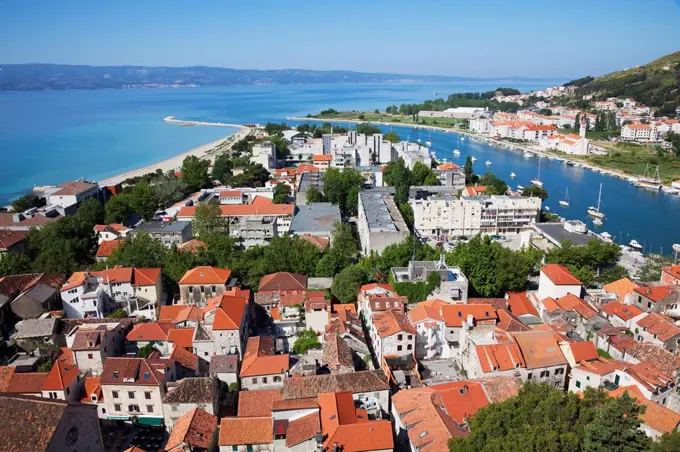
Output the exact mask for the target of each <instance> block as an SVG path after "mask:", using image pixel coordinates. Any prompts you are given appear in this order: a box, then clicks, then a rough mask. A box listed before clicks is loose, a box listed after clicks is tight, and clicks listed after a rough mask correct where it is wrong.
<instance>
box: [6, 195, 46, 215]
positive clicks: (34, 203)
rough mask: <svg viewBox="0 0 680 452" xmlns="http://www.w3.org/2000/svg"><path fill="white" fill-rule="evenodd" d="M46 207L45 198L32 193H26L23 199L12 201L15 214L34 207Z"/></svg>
mask: <svg viewBox="0 0 680 452" xmlns="http://www.w3.org/2000/svg"><path fill="white" fill-rule="evenodd" d="M44 205H45V199H44V198H41V197H39V196H36V195H34V194H32V193H26V194H25V195H23V196H22V197H21V198H19V199H15V200H14V201H12V210H13V211H15V212H24V211H26V210H28V209H31V208H33V207H42V206H44Z"/></svg>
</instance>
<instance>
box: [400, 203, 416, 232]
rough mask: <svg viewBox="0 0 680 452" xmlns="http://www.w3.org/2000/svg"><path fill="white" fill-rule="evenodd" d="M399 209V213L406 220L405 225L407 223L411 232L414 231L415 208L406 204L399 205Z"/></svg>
mask: <svg viewBox="0 0 680 452" xmlns="http://www.w3.org/2000/svg"><path fill="white" fill-rule="evenodd" d="M397 208H398V209H399V213H400V214H401V216H402V218H403V219H404V223H406V226H408V228H409V230H410V231H413V208H412V207H411V205H410V204H409V203H407V202H405V203H402V204H399V205H398V206H397Z"/></svg>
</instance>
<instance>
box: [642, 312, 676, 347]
mask: <svg viewBox="0 0 680 452" xmlns="http://www.w3.org/2000/svg"><path fill="white" fill-rule="evenodd" d="M637 325H638V326H640V327H644V328H646V331H647V332H648V333H649V334H652V335H655V336H656V337H657V339H659V340H661V341H667V340H668V339H671V338H672V337H675V336H676V335H678V334H680V326H678V325H676V324H675V323H674V322H673V320H672V319H671V318H670V317H666V316H665V315H662V314H658V313H656V312H652V313H649V314H647V315H646V316H644V317H643V318H641V319H640V320H638V321H637Z"/></svg>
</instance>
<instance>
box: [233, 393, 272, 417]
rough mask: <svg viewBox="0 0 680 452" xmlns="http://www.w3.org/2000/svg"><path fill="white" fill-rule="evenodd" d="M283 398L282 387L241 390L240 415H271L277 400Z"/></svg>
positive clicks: (239, 400) (239, 397) (239, 399)
mask: <svg viewBox="0 0 680 452" xmlns="http://www.w3.org/2000/svg"><path fill="white" fill-rule="evenodd" d="M280 400H283V394H282V393H281V390H280V389H264V390H256V391H240V392H239V393H238V416H239V417H253V416H256V417H257V416H271V414H272V408H273V406H274V403H275V402H278V401H280Z"/></svg>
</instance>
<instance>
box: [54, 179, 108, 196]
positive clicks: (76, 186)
mask: <svg viewBox="0 0 680 452" xmlns="http://www.w3.org/2000/svg"><path fill="white" fill-rule="evenodd" d="M96 186H97V184H90V183H89V182H84V181H77V180H74V181H69V182H64V183H63V184H59V185H57V187H59V188H60V189H59V190H57V191H55V192H54V193H52V195H51V196H69V195H79V194H81V193H85V192H86V191H88V190H91V189H93V188H95V187H96Z"/></svg>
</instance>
